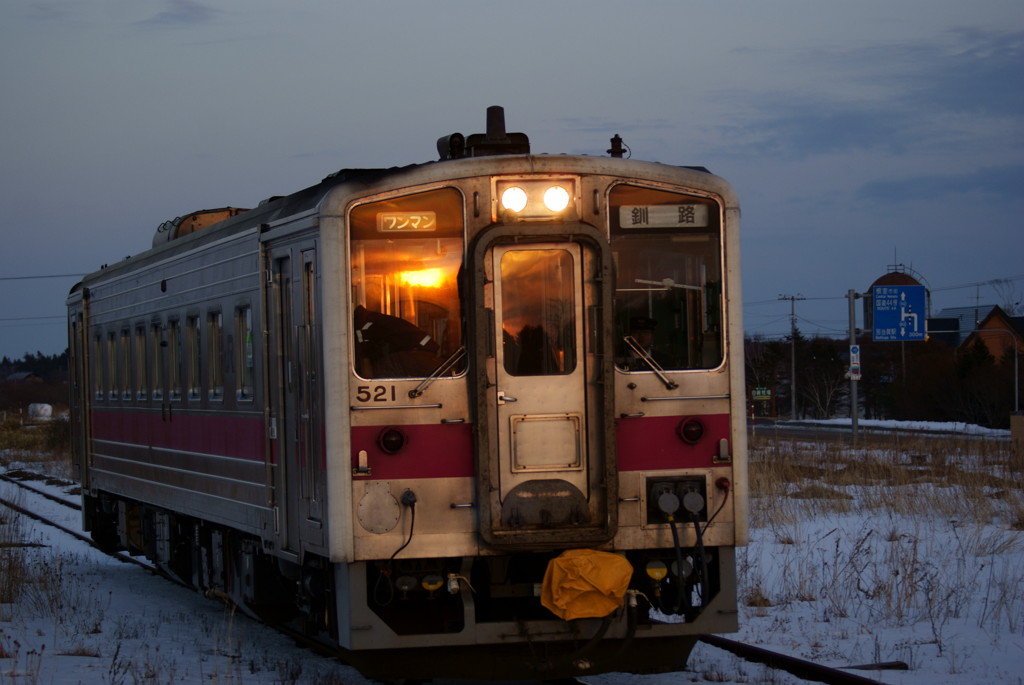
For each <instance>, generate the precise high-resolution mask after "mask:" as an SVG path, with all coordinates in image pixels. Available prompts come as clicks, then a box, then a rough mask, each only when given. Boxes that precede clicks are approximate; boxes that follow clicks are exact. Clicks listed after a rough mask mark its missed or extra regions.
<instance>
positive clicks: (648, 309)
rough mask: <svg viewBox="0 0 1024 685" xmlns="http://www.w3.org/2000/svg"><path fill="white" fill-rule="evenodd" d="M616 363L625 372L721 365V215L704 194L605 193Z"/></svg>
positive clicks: (634, 189) (632, 189) (623, 188)
mask: <svg viewBox="0 0 1024 685" xmlns="http://www.w3.org/2000/svg"><path fill="white" fill-rule="evenodd" d="M610 205H611V212H610V215H611V216H610V218H611V234H612V251H613V255H614V259H615V273H616V279H615V340H616V352H615V355H616V359H615V363H616V366H618V367H619V368H620V369H622V370H625V371H650V370H652V368H657V367H660V368H662V369H666V370H678V369H710V368H715V367H717V366H719V365H721V364H722V362H723V343H722V326H723V322H722V267H721V263H722V256H721V237H720V236H721V230H720V223H721V219H720V212H719V209H718V205H717V203H715V202H714V201H712V200H709V199H707V198H703V197H694V196H688V195H683V194H680V193H671V192H667V191H663V190H655V189H652V188H642V187H638V186H630V185H619V186H616V187H615V188H614V189H612V191H611V194H610Z"/></svg>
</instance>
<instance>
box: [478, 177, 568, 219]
mask: <svg viewBox="0 0 1024 685" xmlns="http://www.w3.org/2000/svg"><path fill="white" fill-rule="evenodd" d="M494 190H495V195H496V197H497V198H498V206H497V216H495V219H498V218H499V217H500V216H501V215H508V214H511V215H512V216H514V217H515V218H517V219H555V218H561V217H563V216H564V215H565V214H566V212H568V211H569V210H571V209H572V207H573V199H574V197H575V193H576V181H575V179H570V178H546V179H539V180H533V179H525V178H517V179H507V180H503V179H497V180H496V181H495V188H494Z"/></svg>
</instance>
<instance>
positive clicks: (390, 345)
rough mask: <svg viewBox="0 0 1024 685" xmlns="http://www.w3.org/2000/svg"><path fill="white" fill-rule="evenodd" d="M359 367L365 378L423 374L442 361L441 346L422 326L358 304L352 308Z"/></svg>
mask: <svg viewBox="0 0 1024 685" xmlns="http://www.w3.org/2000/svg"><path fill="white" fill-rule="evenodd" d="M352 319H353V335H354V337H355V358H356V371H357V372H358V373H359V375H360V376H363V377H364V378H420V377H425V376H428V375H429V374H430V373H431V372H432V371H434V369H436V368H437V366H438V364H439V363H440V361H441V360H440V358H439V357H438V351H439V349H440V346H439V345H438V343H437V341H436V340H434V339H433V337H432V336H431V335H430V334H429V333H427V332H426V331H424V330H423V329H422V328H419V327H418V326H415V325H414V324H412V323H410V322H408V321H406V320H405V319H402V318H399V317H397V316H390V315H388V314H382V313H381V312H375V311H371V310H369V309H367V308H366V307H364V306H362V305H358V306H357V307H356V308H355V311H354V312H353V316H352Z"/></svg>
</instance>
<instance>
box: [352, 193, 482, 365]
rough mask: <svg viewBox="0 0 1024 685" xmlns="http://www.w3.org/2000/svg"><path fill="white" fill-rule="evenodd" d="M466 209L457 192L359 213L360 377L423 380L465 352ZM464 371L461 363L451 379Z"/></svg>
mask: <svg viewBox="0 0 1024 685" xmlns="http://www.w3.org/2000/svg"><path fill="white" fill-rule="evenodd" d="M462 205H463V202H462V195H461V193H459V191H458V190H456V189H454V188H441V189H439V190H432V191H429V192H424V193H415V194H412V195H404V196H401V197H394V198H388V199H385V200H380V201H378V202H371V203H368V204H364V205H359V206H357V207H354V208H353V209H352V211H351V213H350V221H349V227H350V236H349V237H350V240H351V249H350V255H351V279H352V281H351V296H352V310H353V325H354V331H355V335H354V336H353V337H354V350H353V351H354V358H353V365H354V367H355V372H356V373H357V374H358V375H359V376H362V377H363V378H423V377H426V376H428V375H429V374H431V373H433V372H434V371H435V370H436V369H437V368H439V367H440V366H441V365H442V362H444V361H445V360H447V359H449V358H453V357H454V356H455V355H456V354H457V353H458V352H459V351H460V348H461V346H462V344H463V341H462V326H461V316H462V315H461V308H462V303H461V301H460V299H459V288H458V274H459V268H460V267H461V266H462V259H463V250H464V248H463V244H464V235H463V234H464V230H463V208H462ZM464 370H465V362H464V361H460V362H459V363H458V364H456V365H455V368H453V369H451V370H450V371H449V372H448V374H446V375H455V374H459V373H462V372H463V371H464Z"/></svg>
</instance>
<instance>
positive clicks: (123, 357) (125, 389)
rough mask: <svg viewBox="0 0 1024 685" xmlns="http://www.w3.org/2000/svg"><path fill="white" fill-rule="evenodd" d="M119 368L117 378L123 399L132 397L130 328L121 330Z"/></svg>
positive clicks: (118, 350)
mask: <svg viewBox="0 0 1024 685" xmlns="http://www.w3.org/2000/svg"><path fill="white" fill-rule="evenodd" d="M117 352H118V370H117V376H118V378H117V380H118V385H119V386H120V388H119V390H120V391H121V399H122V400H125V401H127V400H130V399H131V398H132V332H131V331H130V330H129V329H127V328H126V329H124V330H123V331H121V340H120V342H119V344H118V346H117Z"/></svg>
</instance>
